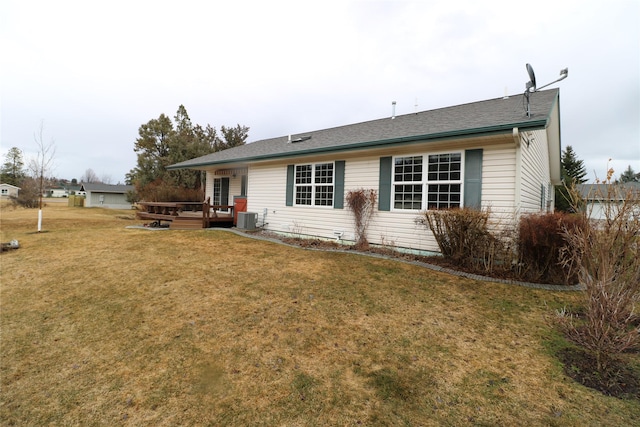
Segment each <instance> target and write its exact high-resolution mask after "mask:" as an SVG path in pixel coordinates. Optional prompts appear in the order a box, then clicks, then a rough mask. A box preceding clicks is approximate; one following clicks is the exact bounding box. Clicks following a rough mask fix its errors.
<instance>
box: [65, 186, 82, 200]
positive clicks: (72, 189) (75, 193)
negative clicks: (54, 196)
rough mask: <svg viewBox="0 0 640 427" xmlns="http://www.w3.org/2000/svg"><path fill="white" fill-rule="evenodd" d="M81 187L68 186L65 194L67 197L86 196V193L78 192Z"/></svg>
mask: <svg viewBox="0 0 640 427" xmlns="http://www.w3.org/2000/svg"><path fill="white" fill-rule="evenodd" d="M80 188H81V185H68V186H67V194H68V195H69V196H83V197H84V196H86V192H84V191H80Z"/></svg>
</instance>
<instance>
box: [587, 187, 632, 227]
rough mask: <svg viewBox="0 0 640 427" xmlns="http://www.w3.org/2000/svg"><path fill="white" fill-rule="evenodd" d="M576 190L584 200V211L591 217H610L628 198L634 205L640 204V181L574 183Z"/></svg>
mask: <svg viewBox="0 0 640 427" xmlns="http://www.w3.org/2000/svg"><path fill="white" fill-rule="evenodd" d="M576 190H577V191H578V194H579V195H580V197H582V200H584V201H585V211H586V212H587V214H588V215H589V218H591V219H607V218H609V219H611V218H612V217H613V216H615V215H616V213H617V212H618V208H619V207H620V206H622V204H623V203H625V200H627V201H629V198H632V200H631V201H632V202H633V203H634V204H635V205H636V206H639V205H640V182H626V183H620V184H576Z"/></svg>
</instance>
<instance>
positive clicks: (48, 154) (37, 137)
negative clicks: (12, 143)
mask: <svg viewBox="0 0 640 427" xmlns="http://www.w3.org/2000/svg"><path fill="white" fill-rule="evenodd" d="M33 139H34V141H35V143H36V157H35V159H31V161H30V162H29V172H30V173H31V176H32V177H33V179H34V180H35V181H36V182H37V185H38V194H39V197H40V199H39V200H40V201H39V203H38V232H40V231H42V197H43V195H44V185H45V180H46V179H47V178H48V177H49V175H50V174H51V172H52V170H53V161H54V158H55V155H56V145H55V141H54V140H53V139H51V141H50V142H48V143H46V142H45V141H44V122H41V123H40V129H39V131H38V132H36V133H35V134H34V135H33Z"/></svg>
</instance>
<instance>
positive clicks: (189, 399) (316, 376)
mask: <svg viewBox="0 0 640 427" xmlns="http://www.w3.org/2000/svg"><path fill="white" fill-rule="evenodd" d="M1 214H2V217H1V232H0V235H1V240H2V242H7V241H9V240H12V239H17V240H18V241H19V242H20V245H21V248H20V249H18V250H13V251H9V252H5V253H2V254H1V255H0V263H1V277H0V280H1V288H0V304H1V312H0V328H1V329H0V332H1V335H0V339H1V342H0V344H1V346H0V356H1V360H0V378H1V389H0V392H1V396H0V424H1V425H20V426H25V425H26V426H29V425H34V426H35V425H38V426H39V425H82V426H92V425H109V426H112V425H153V426H176V425H239V426H248V425H265V426H274V425H278V426H302V425H304V426H326V425H376V426H377V425H407V426H423V425H451V426H459V425H487V426H496V425H509V426H510V425H530V426H531V425H558V426H585V425H615V426H624V425H637V422H638V420H639V419H640V400H639V399H633V398H631V399H617V398H612V397H607V396H604V395H602V394H600V393H599V392H597V391H594V390H591V389H588V388H586V387H583V386H581V385H579V384H577V383H575V382H574V381H573V380H571V379H570V378H569V377H567V376H566V375H565V374H564V373H563V368H562V366H561V364H560V363H559V362H558V361H557V359H556V358H555V356H554V351H556V350H557V348H558V347H559V346H561V344H562V340H561V339H560V337H559V336H558V334H557V333H556V332H555V331H554V328H553V327H552V326H551V325H550V323H549V322H548V320H547V318H548V317H549V316H550V315H551V314H552V313H553V311H554V310H555V309H556V308H560V307H562V306H565V305H575V304H576V302H577V301H578V296H579V295H578V294H577V293H571V292H550V291H541V290H533V289H528V288H524V287H518V286H513V285H511V286H509V285H500V284H495V283H488V282H481V281H474V280H469V279H463V278H459V277H456V276H451V275H447V274H444V273H437V272H433V271H430V270H428V269H424V268H421V267H418V266H414V265H409V264H404V263H401V262H398V261H393V260H385V259H378V258H369V257H363V256H359V255H357V254H352V253H328V252H317V251H309V250H304V249H300V248H294V247H288V246H283V245H279V244H276V243H271V242H265V241H258V240H253V239H249V238H246V237H242V236H237V235H235V234H232V233H229V232H226V231H212V230H202V231H175V230H166V231H152V230H143V229H128V228H126V226H128V225H136V224H140V223H141V222H140V221H136V220H134V217H133V214H132V212H131V211H112V210H103V209H98V208H68V207H66V206H62V205H56V206H53V205H51V206H47V207H45V208H44V210H43V230H44V232H42V233H36V232H35V231H36V223H37V210H23V209H16V210H12V209H10V208H8V207H6V206H4V207H3V209H2V211H1ZM634 357H635V355H634Z"/></svg>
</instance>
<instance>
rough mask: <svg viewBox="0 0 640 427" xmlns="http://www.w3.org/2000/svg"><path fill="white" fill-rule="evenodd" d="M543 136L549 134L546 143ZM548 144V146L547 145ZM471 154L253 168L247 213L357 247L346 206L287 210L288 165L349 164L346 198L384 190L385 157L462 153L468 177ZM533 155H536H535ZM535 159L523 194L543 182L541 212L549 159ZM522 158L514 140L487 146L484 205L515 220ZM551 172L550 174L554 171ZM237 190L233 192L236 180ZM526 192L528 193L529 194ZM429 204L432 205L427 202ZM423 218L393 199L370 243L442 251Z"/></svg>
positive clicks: (348, 158) (428, 150) (421, 151)
mask: <svg viewBox="0 0 640 427" xmlns="http://www.w3.org/2000/svg"><path fill="white" fill-rule="evenodd" d="M543 136H544V132H542V136H540V138H543ZM542 143H543V145H544V141H542ZM530 147H531V144H530ZM467 148H474V147H473V146H469V145H468V144H467V143H466V141H465V144H462V143H460V144H458V145H457V146H453V147H448V146H445V145H439V146H435V145H434V146H433V148H432V147H431V146H429V147H425V146H418V147H413V149H412V150H409V149H408V147H403V148H402V150H396V152H394V153H389V152H388V151H387V152H385V151H382V150H381V151H379V152H377V153H376V154H375V155H374V154H371V155H368V156H366V157H362V153H353V154H351V155H340V156H339V157H337V156H336V157H335V158H327V157H323V158H313V159H308V160H306V161H305V159H301V160H300V161H295V162H293V161H288V162H282V163H275V162H272V163H263V164H260V163H257V164H253V165H251V166H250V168H249V181H248V190H247V210H248V211H249V212H256V213H258V225H262V224H264V229H265V230H269V231H274V232H280V233H288V234H293V235H300V236H315V237H321V238H327V239H334V238H336V236H337V234H338V233H342V237H341V239H342V240H345V241H349V240H351V241H353V239H354V238H355V236H354V224H353V215H352V213H351V211H350V209H349V208H348V206H347V204H346V203H345V206H344V209H310V208H309V206H295V205H294V206H287V205H286V198H287V165H291V164H297V165H302V164H319V163H331V162H335V161H337V160H344V161H345V173H344V194H345V196H346V195H347V194H348V192H349V191H350V190H355V189H359V188H363V189H375V190H378V185H379V183H380V179H379V172H380V158H381V157H384V156H392V157H393V158H394V159H395V158H396V157H413V156H422V158H423V165H426V163H427V159H428V155H429V154H440V153H453V152H459V153H462V170H463V171H464V158H465V155H464V153H465V149H467ZM525 149H526V148H524V147H521V148H520V150H525ZM531 151H534V152H535V150H531ZM535 153H537V152H535ZM533 154H534V153H527V154H526V156H523V158H522V159H521V161H522V163H526V162H527V161H532V162H533V163H534V164H533V165H530V166H527V168H529V169H531V170H532V171H535V172H531V171H529V170H527V172H526V173H525V174H524V175H523V177H522V179H521V185H520V187H521V188H520V191H521V193H523V194H528V192H530V190H529V189H528V187H531V186H532V184H530V183H529V181H530V180H531V179H532V177H531V176H532V175H534V174H535V175H536V177H538V178H537V180H538V182H537V183H536V184H535V210H538V209H539V206H540V182H539V181H540V179H541V178H542V176H543V175H544V174H545V169H544V167H543V166H542V164H544V163H543V162H544V161H545V157H544V155H543V153H537V154H536V155H535V156H533ZM517 156H518V151H517V149H516V145H515V143H514V142H513V139H512V138H511V137H509V138H502V139H499V140H496V141H492V143H487V144H485V145H484V146H483V156H482V177H481V181H482V191H481V196H482V200H481V205H482V206H483V207H490V209H491V211H492V212H494V213H504V214H507V215H505V216H504V218H512V215H513V214H515V213H516V212H518V208H519V207H520V206H516V202H515V200H516V194H517V193H518V191H517V189H516V179H515V177H516V165H517ZM535 165H537V166H535ZM532 166H534V167H532ZM424 169H425V171H424V172H423V174H425V176H423V177H422V185H423V186H424V187H423V188H424V191H425V194H426V185H427V177H426V166H424ZM546 172H547V173H548V168H547V171H546ZM530 175H531V176H530ZM461 179H464V177H461ZM546 181H548V178H547V180H546ZM463 182H464V181H463ZM238 185H239V184H238ZM392 185H393V182H392ZM545 185H546V183H545ZM231 187H233V180H232V182H231ZM524 187H527V189H526V190H525V189H524ZM238 188H239V187H238ZM238 194H239V193H238ZM379 196H380V195H379V194H378V197H379ZM527 197H529V196H527ZM424 202H425V203H426V199H424ZM423 209H424V208H423ZM421 212H422V209H420V210H403V209H394V208H393V195H392V196H391V210H390V211H379V210H377V209H376V211H375V213H374V215H373V217H372V219H371V222H370V225H369V229H368V233H367V237H368V240H369V242H370V243H372V244H377V245H388V246H390V247H395V248H404V249H414V250H421V251H438V246H437V244H436V242H435V239H434V238H433V236H432V235H431V233H430V232H429V231H428V230H427V228H425V226H424V225H422V224H419V223H418V222H417V221H416V219H419V217H420V214H421Z"/></svg>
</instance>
